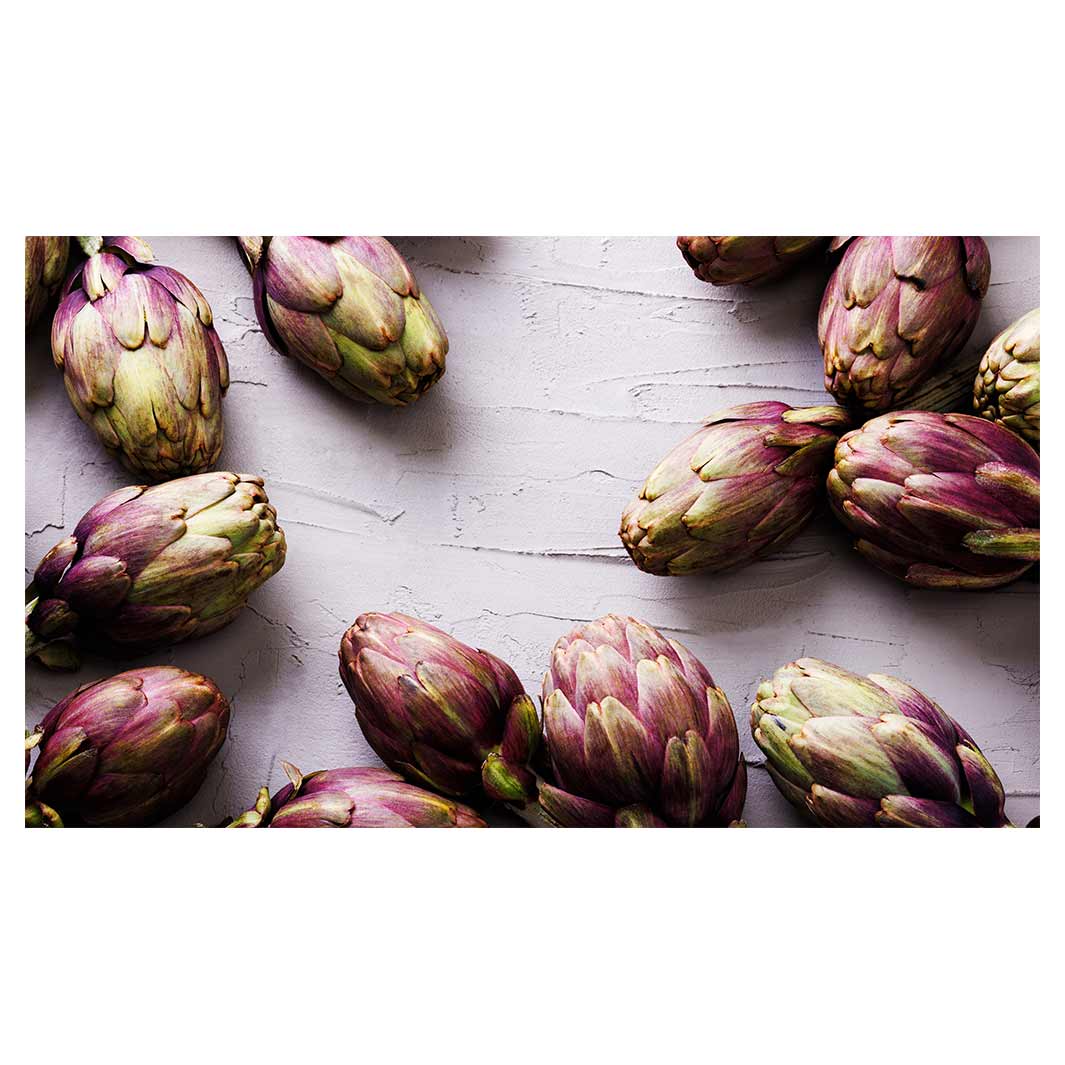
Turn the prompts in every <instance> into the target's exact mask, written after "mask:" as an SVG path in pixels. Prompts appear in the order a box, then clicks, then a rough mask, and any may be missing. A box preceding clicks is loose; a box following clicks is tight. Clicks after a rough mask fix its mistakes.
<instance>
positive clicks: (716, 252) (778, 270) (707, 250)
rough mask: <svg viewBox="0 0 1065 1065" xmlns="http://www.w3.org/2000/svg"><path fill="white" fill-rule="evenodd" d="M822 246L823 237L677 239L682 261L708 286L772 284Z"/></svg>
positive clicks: (823, 242) (823, 244)
mask: <svg viewBox="0 0 1065 1065" xmlns="http://www.w3.org/2000/svg"><path fill="white" fill-rule="evenodd" d="M824 246H825V238H824V237H677V247H678V248H680V252H681V254H682V255H683V256H684V261H685V262H686V263H687V264H688V265H689V266H690V267H691V268H692V270H694V271H695V276H696V277H697V278H699V280H700V281H708V282H710V284H711V285H758V284H761V283H762V282H763V281H771V280H774V279H775V278H778V277H780V276H781V275H782V274H786V273H787V272H788V271H789V270H791V269H792V267H793V266H795V265H796V264H797V263H798V262H800V261H801V260H802V259H805V258H806V257H807V256H808V255H811V254H812V253H813V252H815V251H817V250H818V249H819V248H823V247H824Z"/></svg>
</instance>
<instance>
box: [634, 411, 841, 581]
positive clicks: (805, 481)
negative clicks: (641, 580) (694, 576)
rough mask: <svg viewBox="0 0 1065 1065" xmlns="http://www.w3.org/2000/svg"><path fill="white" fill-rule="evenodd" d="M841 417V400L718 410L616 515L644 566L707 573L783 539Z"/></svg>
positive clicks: (812, 499)
mask: <svg viewBox="0 0 1065 1065" xmlns="http://www.w3.org/2000/svg"><path fill="white" fill-rule="evenodd" d="M849 425H850V418H849V416H848V414H847V412H846V411H844V410H843V408H842V407H807V408H805V409H797V410H796V409H792V408H791V407H789V406H788V405H787V404H786V403H776V402H769V403H747V404H744V405H742V406H739V407H729V408H728V409H727V410H723V411H719V412H718V413H717V414H715V415H714V416H713V417H711V418H709V419H707V421H706V422H704V424H703V427H702V428H701V429H700V430H699V431H698V432H697V433H695V434H694V435H693V436H690V437H688V439H687V440H685V441H684V442H683V443H681V444H678V445H677V446H676V447H675V448H674V449H673V450H672V451H671V452H670V453H669V454H668V455H667V456H666V457H665V458H664V459H663V460H662V461H661V462H660V463H659V464H658V466H657V467H656V468H655V470H654V471H653V472H652V474H651V476H650V477H648V478H647V481H646V483H645V484H644V486H643V488H642V489H641V491H640V494H639V496H637V498H636V499H634V500H633V501H632V502H631V503H629V505H628V506H627V507H626V508H625V512H624V513H623V514H622V515H621V531H620V533H619V535H620V536H621V542H622V543H623V544H624V545H625V549H626V550H627V551H628V553H629V554H630V555H631V556H632V560H633V562H635V563H636V565H637V566H639V568H640V569H642V570H643V571H644V572H645V573H655V574H659V575H665V574H677V573H691V572H693V571H695V570H700V569H702V570H709V571H711V572H713V571H717V570H722V569H727V568H728V567H730V566H737V565H743V564H744V563H747V562H750V561H752V560H753V559H756V558H759V557H761V556H762V555H766V554H768V553H770V552H771V551H774V550H776V549H777V548H779V547H780V546H781V545H783V544H785V543H787V542H788V541H789V540H790V539H791V538H792V537H794V536H795V535H796V534H797V533H798V532H799V530H800V529H801V528H802V527H803V525H805V524H806V522H807V521H808V520H809V518H810V517H811V516H812V514H813V513H814V510H815V508H816V506H817V503H818V500H819V499H820V497H821V495H822V486H823V478H824V475H825V471H826V470H827V469H828V468H829V466H831V464H832V452H833V449H834V448H835V446H836V442H837V440H838V437H839V433H840V432H841V431H842V430H843V429H846V428H848V427H849Z"/></svg>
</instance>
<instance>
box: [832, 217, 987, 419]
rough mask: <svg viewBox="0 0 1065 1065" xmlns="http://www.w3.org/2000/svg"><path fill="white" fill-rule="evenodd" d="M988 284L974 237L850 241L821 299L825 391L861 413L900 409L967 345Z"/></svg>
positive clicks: (983, 249)
mask: <svg viewBox="0 0 1065 1065" xmlns="http://www.w3.org/2000/svg"><path fill="white" fill-rule="evenodd" d="M990 278H991V258H990V256H989V255H988V251H987V245H986V244H985V243H984V242H983V240H982V239H981V238H980V237H858V238H856V239H855V240H853V241H852V242H851V244H850V245H849V246H848V247H847V250H846V252H844V254H843V258H842V259H841V260H840V264H839V266H837V267H836V270H835V273H833V275H832V277H831V279H830V280H829V282H828V287H827V288H826V289H825V295H824V298H823V299H822V300H821V312H820V314H819V316H818V320H817V332H818V337H819V339H820V341H821V350H822V351H823V352H824V356H825V388H827V389H828V391H829V392H831V393H832V395H834V396H835V397H836V399H837V400H839V402H841V403H849V404H853V405H855V406H857V407H861V408H864V409H865V410H867V411H882V410H890V409H891V408H892V407H898V406H901V405H904V404H905V402H906V400H907V398H908V395H909V394H910V393H911V392H912V391H913V390H914V389H915V388H916V386H917V385H919V384H920V383H921V382H922V381H923V380H924V379H925V378H926V377H928V375H929V374H930V373H931V372H932V370H934V369H935V367H936V366H937V364H939V363H941V362H942V361H944V360H946V359H948V358H950V357H951V356H952V355H954V354H955V353H956V352H957V351H959V350H960V349H961V348H962V346H963V345H964V344H965V342H966V340H968V339H969V335H970V334H971V333H972V331H973V326H975V325H976V319H977V317H978V316H979V314H980V301H981V300H982V299H983V298H984V294H985V293H986V292H987V286H988V282H989V280H990Z"/></svg>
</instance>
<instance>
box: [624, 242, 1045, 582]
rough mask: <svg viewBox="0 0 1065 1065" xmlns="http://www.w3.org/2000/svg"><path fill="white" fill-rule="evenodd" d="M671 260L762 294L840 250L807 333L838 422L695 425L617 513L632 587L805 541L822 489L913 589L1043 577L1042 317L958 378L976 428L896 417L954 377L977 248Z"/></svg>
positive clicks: (982, 251)
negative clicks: (763, 286)
mask: <svg viewBox="0 0 1065 1065" xmlns="http://www.w3.org/2000/svg"><path fill="white" fill-rule="evenodd" d="M677 243H678V244H679V246H680V248H681V251H682V252H683V254H684V257H685V259H686V260H687V261H688V263H689V264H690V265H691V266H692V267H693V268H694V269H695V272H696V275H697V276H698V277H700V278H701V279H702V280H704V281H709V282H711V283H712V284H734V283H745V284H754V283H758V282H761V281H766V280H770V279H772V278H775V277H778V276H779V275H780V274H781V273H783V272H784V271H785V270H787V269H790V268H791V267H792V266H793V265H795V264H796V263H797V262H798V261H799V260H801V259H802V258H804V257H807V256H809V255H811V254H812V253H814V252H816V251H818V250H819V249H820V250H823V249H825V248H826V246H827V247H829V248H831V249H833V250H837V251H838V250H839V249H840V248H843V249H844V250H843V252H842V255H841V257H840V259H839V262H838V264H837V265H836V267H835V270H834V271H833V273H832V276H831V278H830V279H829V282H828V286H827V287H826V289H825V293H824V298H823V299H822V301H821V310H820V315H819V318H818V335H819V338H820V342H821V348H822V351H823V354H824V365H825V387H826V388H827V390H828V391H829V392H830V393H831V394H832V395H833V396H834V397H835V398H836V400H837V401H838V402H839V403H840V404H841V406H839V407H813V408H805V409H792V408H790V407H788V406H786V405H785V404H783V403H764V402H763V403H753V404H748V405H746V406H743V407H732V408H728V409H727V410H723V411H719V412H717V413H716V414H714V415H712V416H711V417H710V418H708V419H707V421H706V422H705V423H704V425H703V428H702V429H700V430H699V431H698V432H697V433H695V435H694V436H692V437H690V438H689V439H688V440H685V441H684V442H682V443H680V444H678V445H677V446H676V447H675V448H674V449H673V450H672V451H671V452H670V453H669V454H668V455H667V456H666V457H665V458H664V459H663V460H662V461H661V462H660V463H659V465H658V466H657V467H656V468H655V469H654V470H653V471H652V472H651V474H650V476H649V477H648V478H647V480H646V482H645V483H644V485H643V488H642V489H641V490H640V493H639V495H638V496H637V497H636V498H635V499H634V500H633V501H632V502H631V503H629V505H628V506H627V507H626V508H625V510H624V512H623V513H622V516H621V528H620V536H621V541H622V543H623V544H624V546H625V549H626V550H627V551H628V553H629V555H630V556H631V557H632V559H633V561H634V562H635V563H636V565H637V566H638V567H639V568H640V569H641V570H643V571H644V572H646V573H652V574H657V575H673V574H682V573H691V572H694V571H696V570H704V571H707V572H716V571H719V570H722V569H727V568H732V567H735V566H738V565H742V564H744V563H747V562H750V561H752V560H754V559H757V558H761V557H764V556H765V555H766V554H768V553H771V552H773V551H776V550H778V549H779V548H781V547H783V546H784V545H785V544H786V543H787V542H788V541H789V540H790V539H792V538H793V537H794V536H795V535H796V534H797V533H798V532H799V531H800V529H801V528H802V527H803V525H804V524H805V522H806V521H807V520H808V519H809V518H810V517H811V516H812V515H813V514H814V512H815V510H816V509H817V507H818V505H819V500H820V499H821V497H822V488H823V486H824V485H826V484H827V489H828V499H829V503H830V504H831V510H832V512H833V513H834V514H835V515H836V516H837V517H839V519H840V520H841V521H842V523H843V524H844V525H845V526H846V528H847V529H848V530H849V531H850V532H851V533H852V534H853V535H854V537H855V541H854V544H855V547H856V549H857V550H858V551H859V552H860V553H861V554H862V555H863V556H864V557H865V558H867V559H869V560H870V561H871V562H873V563H874V564H875V565H877V566H879V567H880V568H881V569H883V570H885V571H886V572H888V573H891V574H893V575H895V576H897V577H899V578H900V579H902V580H904V581H906V582H907V583H909V584H912V585H915V586H917V587H922V588H991V587H995V586H997V585H1001V584H1005V583H1007V582H1009V581H1011V580H1013V579H1015V578H1016V577H1018V576H1020V575H1021V574H1022V573H1024V572H1025V571H1026V570H1027V569H1029V568H1030V567H1031V565H1032V564H1033V563H1035V562H1038V561H1039V456H1038V454H1037V453H1036V452H1035V450H1033V445H1034V446H1038V443H1039V310H1038V308H1037V309H1036V310H1034V311H1031V312H1030V313H1029V314H1027V315H1025V316H1024V317H1023V318H1021V319H1020V320H1019V321H1018V322H1015V323H1014V324H1013V325H1011V326H1010V327H1009V328H1007V329H1005V330H1004V331H1003V332H1002V333H1001V334H999V336H998V337H996V338H995V340H994V341H993V342H992V343H991V346H990V347H989V348H988V350H987V352H986V354H985V355H984V356H983V359H982V361H981V362H980V365H979V369H977V368H976V365H975V363H970V364H969V366H968V369H962V370H961V372H962V373H964V374H968V386H967V388H968V392H969V394H970V396H971V397H972V399H971V405H972V408H973V410H975V412H976V414H978V415H980V417H979V418H978V417H975V416H973V415H964V414H962V413H960V412H952V411H949V410H947V411H941V410H922V411H918V410H912V409H909V405H910V403H911V402H912V401H913V400H914V398H915V397H918V396H919V397H920V399H921V401H924V400H926V399H927V401H928V402H929V404H931V405H935V401H936V400H937V399H938V398H939V397H942V396H944V395H950V394H951V388H952V382H953V380H954V379H956V378H957V375H958V373H959V370H958V367H957V366H955V365H953V363H952V360H955V359H956V357H957V356H958V353H959V352H960V351H961V350H962V348H963V347H964V345H965V343H966V341H967V340H968V339H969V337H970V335H971V334H972V331H973V328H974V327H975V325H976V321H977V317H978V316H979V313H980V305H981V301H982V299H983V296H984V294H985V293H986V292H987V287H988V284H989V280H990V274H991V263H990V257H989V255H988V251H987V245H986V244H985V243H984V241H983V240H982V239H981V238H980V237H854V238H837V239H836V240H834V241H832V242H831V244H829V242H828V241H827V240H823V239H820V238H799V237H775V238H772V237H758V238H754V237H750V238H748V237H679V238H678V241H677ZM945 363H951V366H950V370H949V374H948V375H947V376H946V377H945V378H944V380H943V381H940V382H936V381H934V380H933V375H934V373H935V372H936V370H937V368H939V367H942V366H943V365H944V364H945ZM974 375H975V381H974ZM922 390H923V391H922ZM889 411H890V412H892V413H880V412H889ZM878 413H880V416H879V417H876V416H875V415H877V414H878ZM871 416H872V417H871ZM870 417H871V420H867V419H870ZM848 429H849V430H850V431H849V432H847V431H846V430H848Z"/></svg>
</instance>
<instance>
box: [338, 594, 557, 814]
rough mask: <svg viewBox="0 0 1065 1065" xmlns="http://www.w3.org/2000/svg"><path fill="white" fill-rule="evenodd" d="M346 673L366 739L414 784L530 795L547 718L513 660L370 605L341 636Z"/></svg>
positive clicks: (518, 797)
mask: <svg viewBox="0 0 1065 1065" xmlns="http://www.w3.org/2000/svg"><path fill="white" fill-rule="evenodd" d="M340 676H341V679H342V680H343V682H344V685H345V687H346V688H347V690H348V694H349V695H350V696H351V699H352V701H353V702H354V704H355V716H356V719H357V720H358V723H359V727H360V728H361V729H362V733H363V735H364V736H365V737H366V740H367V742H368V743H369V744H370V746H371V747H372V748H373V749H374V751H376V752H377V754H378V756H379V757H380V758H381V760H382V761H383V762H384V763H385V764H386V765H387V766H389V767H390V768H391V769H394V770H395V771H396V772H399V773H402V774H403V776H405V777H406V778H407V779H408V780H410V781H412V782H414V783H415V784H419V785H422V786H424V787H427V788H431V789H432V790H433V791H438V792H441V793H442V794H444V795H452V796H457V797H464V796H471V795H479V794H481V793H483V794H486V795H487V796H488V797H489V798H492V799H497V800H501V801H506V802H513V803H516V804H519V805H522V804H524V803H526V802H527V801H529V799H530V798H532V797H533V796H534V795H535V778H534V775H533V773H532V772H531V770H530V769H529V768H528V764H529V763H530V762H531V761H532V759H533V757H534V755H535V754H536V751H537V748H538V747H539V744H540V721H539V718H538V717H537V714H536V708H535V707H534V706H533V703H532V700H531V699H530V698H529V697H528V695H526V694H525V691H524V689H523V688H522V686H521V682H520V681H519V680H518V677H517V675H516V674H515V673H514V670H513V669H511V668H510V666H508V665H507V664H506V663H505V662H503V661H502V660H501V659H499V658H497V657H496V656H495V655H493V654H490V653H489V652H488V651H481V650H478V649H476V648H473V647H469V646H468V645H466V644H464V643H462V642H461V641H459V640H456V639H455V638H454V637H453V636H449V635H448V634H447V633H446V632H442V631H441V630H440V629H438V628H436V627H435V626H434V625H430V624H428V623H427V622H424V621H421V620H419V619H418V618H412V617H409V616H408V615H406V614H377V613H368V614H362V615H360V616H359V617H358V618H356V619H355V624H354V625H352V626H351V628H349V629H348V631H347V632H346V633H345V634H344V637H343V639H342V640H341V642H340Z"/></svg>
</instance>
